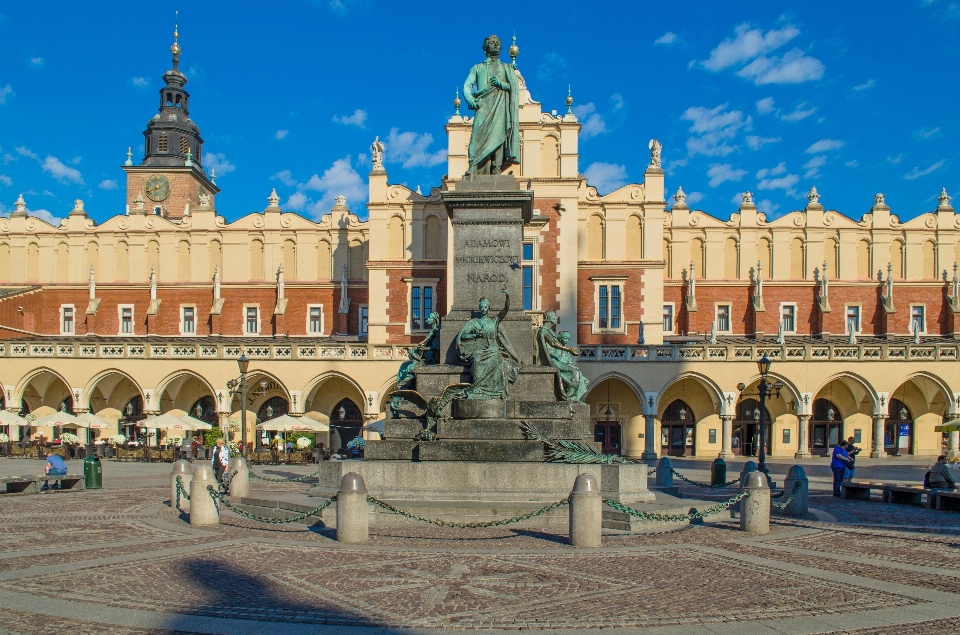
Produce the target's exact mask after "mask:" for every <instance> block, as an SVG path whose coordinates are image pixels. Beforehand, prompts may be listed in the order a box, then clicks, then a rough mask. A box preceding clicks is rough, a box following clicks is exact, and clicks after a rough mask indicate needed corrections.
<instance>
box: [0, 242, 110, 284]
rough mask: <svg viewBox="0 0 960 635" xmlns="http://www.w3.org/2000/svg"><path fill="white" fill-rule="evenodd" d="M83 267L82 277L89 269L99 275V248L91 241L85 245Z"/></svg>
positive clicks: (86, 274)
mask: <svg viewBox="0 0 960 635" xmlns="http://www.w3.org/2000/svg"><path fill="white" fill-rule="evenodd" d="M84 265H85V266H84V269H83V274H84V277H87V276H89V275H90V267H93V268H94V273H95V274H99V273H100V246H99V245H98V244H97V243H95V242H93V241H91V242H88V243H87V249H86V258H85V261H84ZM0 279H2V278H0Z"/></svg>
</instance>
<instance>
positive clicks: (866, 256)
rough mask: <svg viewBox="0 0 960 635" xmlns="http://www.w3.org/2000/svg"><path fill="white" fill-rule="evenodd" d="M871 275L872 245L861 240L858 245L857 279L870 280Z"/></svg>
mask: <svg viewBox="0 0 960 635" xmlns="http://www.w3.org/2000/svg"><path fill="white" fill-rule="evenodd" d="M872 277H873V276H872V275H871V274H870V243H868V242H867V241H865V240H861V241H859V242H858V243H857V278H860V279H867V280H869V279H870V278H872Z"/></svg>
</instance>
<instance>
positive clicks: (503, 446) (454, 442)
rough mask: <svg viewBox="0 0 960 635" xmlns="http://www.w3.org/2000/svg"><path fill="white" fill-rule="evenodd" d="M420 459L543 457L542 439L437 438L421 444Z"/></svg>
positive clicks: (522, 459) (524, 458)
mask: <svg viewBox="0 0 960 635" xmlns="http://www.w3.org/2000/svg"><path fill="white" fill-rule="evenodd" d="M418 451H419V459H420V460H421V461H483V462H490V461H511V462H513V461H532V462H536V463H540V462H542V461H543V460H544V454H543V443H542V442H540V441H524V440H517V439H506V440H495V439H437V440H436V441H427V442H424V443H421V444H420V447H419V448H418Z"/></svg>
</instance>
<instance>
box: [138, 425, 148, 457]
mask: <svg viewBox="0 0 960 635" xmlns="http://www.w3.org/2000/svg"><path fill="white" fill-rule="evenodd" d="M140 434H141V435H142V436H143V460H144V461H145V462H146V463H149V462H150V437H149V436H147V429H146V428H140Z"/></svg>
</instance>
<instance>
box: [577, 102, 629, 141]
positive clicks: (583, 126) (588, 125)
mask: <svg viewBox="0 0 960 635" xmlns="http://www.w3.org/2000/svg"><path fill="white" fill-rule="evenodd" d="M621 101H622V100H621ZM596 110H597V108H596V106H594V105H593V102H590V103H587V104H583V105H582V106H574V107H573V114H575V115H576V116H577V119H579V120H580V137H582V138H583V139H589V138H590V137H596V136H597V135H598V134H601V133H604V132H606V131H607V122H605V121H604V120H603V116H602V115H600V113H598V112H596Z"/></svg>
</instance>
